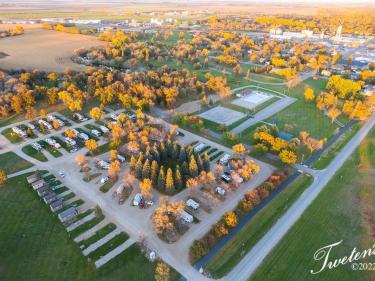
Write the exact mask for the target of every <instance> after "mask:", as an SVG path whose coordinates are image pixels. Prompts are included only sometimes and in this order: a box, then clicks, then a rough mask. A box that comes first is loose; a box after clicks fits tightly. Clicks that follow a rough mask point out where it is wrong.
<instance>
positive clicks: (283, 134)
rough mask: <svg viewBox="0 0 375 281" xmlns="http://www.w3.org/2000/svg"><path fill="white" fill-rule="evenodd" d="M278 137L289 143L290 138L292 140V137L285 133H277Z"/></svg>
mask: <svg viewBox="0 0 375 281" xmlns="http://www.w3.org/2000/svg"><path fill="white" fill-rule="evenodd" d="M279 137H280V138H282V139H283V140H286V141H291V140H292V138H293V135H292V134H289V133H287V132H285V131H281V132H279Z"/></svg>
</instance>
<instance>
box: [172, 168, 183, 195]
mask: <svg viewBox="0 0 375 281" xmlns="http://www.w3.org/2000/svg"><path fill="white" fill-rule="evenodd" d="M174 181H175V185H176V188H177V190H181V189H183V187H184V183H183V181H182V176H181V172H180V166H179V165H177V166H176V172H175V176H174Z"/></svg>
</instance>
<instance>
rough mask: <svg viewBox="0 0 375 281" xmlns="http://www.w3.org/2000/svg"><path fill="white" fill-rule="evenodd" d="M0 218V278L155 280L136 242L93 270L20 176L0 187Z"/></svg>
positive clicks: (4, 280) (11, 280)
mask: <svg viewBox="0 0 375 281" xmlns="http://www.w3.org/2000/svg"><path fill="white" fill-rule="evenodd" d="M0 222H1V230H0V280H2V281H16V280H20V281H21V280H27V281H42V280H49V281H123V280H125V281H133V280H137V281H138V280H139V281H151V280H154V267H155V263H154V264H152V263H149V262H148V261H147V260H146V258H145V257H144V256H143V254H142V253H141V252H140V250H139V247H138V246H136V245H133V246H131V247H130V248H128V249H127V250H126V251H124V252H123V253H122V254H121V255H120V256H118V257H117V258H115V259H114V260H112V261H110V262H109V263H108V264H106V265H105V266H103V267H102V268H100V269H99V270H97V269H95V267H94V265H93V263H92V262H91V263H90V262H88V261H87V258H86V257H84V256H83V254H82V253H81V250H80V249H79V246H78V245H77V244H76V243H74V242H73V240H72V239H71V238H69V237H68V234H67V232H66V230H65V228H64V227H63V225H62V224H61V223H60V222H59V221H58V219H57V217H56V216H54V215H53V214H52V213H51V211H50V210H49V208H48V207H47V206H46V205H45V204H44V203H42V201H40V200H39V198H38V197H37V195H36V194H35V192H33V191H32V189H31V188H30V187H29V186H28V185H27V183H26V180H25V177H24V176H18V177H15V178H11V179H10V180H9V182H8V183H7V185H6V186H4V187H1V188H0ZM175 275H176V274H174V277H175V278H177V277H176V276H175Z"/></svg>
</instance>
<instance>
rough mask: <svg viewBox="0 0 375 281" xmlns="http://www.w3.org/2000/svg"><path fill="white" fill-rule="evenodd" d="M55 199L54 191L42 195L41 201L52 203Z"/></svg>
mask: <svg viewBox="0 0 375 281" xmlns="http://www.w3.org/2000/svg"><path fill="white" fill-rule="evenodd" d="M56 200H57V196H56V193H55V192H50V193H48V194H47V195H44V197H43V201H44V203H46V204H50V203H52V202H54V201H56Z"/></svg>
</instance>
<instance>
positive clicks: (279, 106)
mask: <svg viewBox="0 0 375 281" xmlns="http://www.w3.org/2000/svg"><path fill="white" fill-rule="evenodd" d="M296 100H297V99H295V98H292V97H288V96H286V97H284V98H281V99H280V100H278V101H276V102H274V103H272V104H271V105H269V106H267V107H266V108H265V109H263V110H261V111H259V112H258V113H256V114H255V115H254V116H253V118H249V119H248V120H246V121H245V122H242V123H241V124H240V125H238V126H237V127H235V128H233V129H232V131H231V132H232V133H234V134H239V133H241V132H242V131H244V130H246V129H247V128H249V127H251V126H253V125H255V124H256V123H258V122H260V121H263V120H265V119H267V118H269V117H271V116H272V115H274V114H276V113H278V112H279V111H281V110H283V109H284V108H286V107H288V106H289V105H291V104H292V103H294V102H295V101H296Z"/></svg>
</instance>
